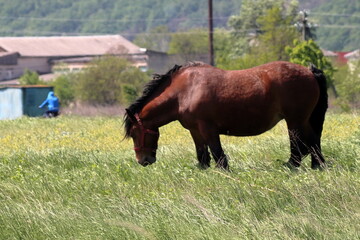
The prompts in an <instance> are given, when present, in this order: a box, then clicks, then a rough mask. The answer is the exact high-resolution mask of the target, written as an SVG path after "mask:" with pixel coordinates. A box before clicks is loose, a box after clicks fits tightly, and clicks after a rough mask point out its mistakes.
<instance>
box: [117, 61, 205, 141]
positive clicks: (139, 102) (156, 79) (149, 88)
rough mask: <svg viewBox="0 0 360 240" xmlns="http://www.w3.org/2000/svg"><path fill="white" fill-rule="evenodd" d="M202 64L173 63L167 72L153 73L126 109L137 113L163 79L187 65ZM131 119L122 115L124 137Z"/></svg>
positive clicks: (128, 131) (128, 129)
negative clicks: (140, 94)
mask: <svg viewBox="0 0 360 240" xmlns="http://www.w3.org/2000/svg"><path fill="white" fill-rule="evenodd" d="M200 65H204V63H202V62H189V63H187V64H185V65H184V66H182V65H175V66H174V67H172V68H171V69H170V70H169V71H168V72H167V73H165V74H163V75H161V74H154V75H153V79H152V80H151V81H150V82H149V83H148V84H146V85H145V88H144V90H143V93H142V96H141V97H139V98H138V99H136V100H135V102H134V103H132V104H131V105H130V106H129V107H128V108H127V111H129V112H130V113H132V114H135V113H138V112H140V111H141V109H142V108H143V107H144V106H145V104H146V103H147V101H148V99H149V97H150V96H152V94H153V93H154V92H155V90H156V89H157V88H158V87H159V86H160V85H161V84H162V83H163V82H165V81H167V80H169V79H171V78H172V76H173V75H174V74H175V73H177V72H179V70H180V69H184V68H187V67H193V66H200ZM132 124H133V123H132V120H131V119H130V117H129V116H128V114H127V113H125V115H124V125H125V137H129V136H130V130H131V127H132Z"/></svg>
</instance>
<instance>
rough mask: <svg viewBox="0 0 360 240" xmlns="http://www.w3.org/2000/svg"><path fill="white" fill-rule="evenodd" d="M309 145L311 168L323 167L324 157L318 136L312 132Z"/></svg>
mask: <svg viewBox="0 0 360 240" xmlns="http://www.w3.org/2000/svg"><path fill="white" fill-rule="evenodd" d="M310 145H311V146H310V154H311V168H312V169H317V168H323V167H324V164H325V159H324V157H323V155H322V153H321V145H320V137H319V136H317V135H316V134H314V137H313V139H312V141H311V143H310Z"/></svg>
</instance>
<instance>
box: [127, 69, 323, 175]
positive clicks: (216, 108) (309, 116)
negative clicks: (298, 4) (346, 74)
mask: <svg viewBox="0 0 360 240" xmlns="http://www.w3.org/2000/svg"><path fill="white" fill-rule="evenodd" d="M327 99H328V96H327V91H326V79H325V77H324V74H323V72H322V71H321V70H319V69H316V68H315V67H314V66H313V65H312V66H311V67H310V69H308V68H306V67H303V66H300V65H297V64H293V63H289V62H272V63H268V64H264V65H261V66H258V67H254V68H251V69H246V70H238V71H225V70H222V69H219V68H215V67H212V66H210V65H207V64H204V63H198V62H196V63H189V64H187V65H185V66H178V65H175V66H174V67H173V68H172V69H171V70H169V71H168V72H167V73H166V74H164V75H155V76H154V79H153V80H152V81H150V82H149V83H148V85H147V86H146V87H145V89H144V92H143V95H142V96H141V97H140V98H138V99H137V100H136V101H135V102H134V103H133V104H132V105H130V106H129V107H128V108H127V109H126V113H125V116H124V122H125V136H126V137H131V138H132V139H133V141H134V146H135V148H134V149H135V153H136V159H137V161H138V162H139V163H140V164H141V165H143V166H147V165H149V164H152V163H154V162H155V161H156V149H157V142H158V139H159V136H160V134H159V127H161V126H163V125H165V124H168V123H170V122H172V121H175V120H178V121H179V122H180V123H181V125H182V126H183V127H184V128H186V129H188V130H189V131H190V133H191V136H192V138H193V140H194V142H195V147H196V153H197V158H198V160H199V164H200V166H202V167H205V168H206V167H209V166H210V154H209V152H208V148H210V150H211V153H212V156H213V158H214V160H215V161H216V164H217V166H218V167H221V168H225V169H228V160H227V158H226V155H225V154H224V151H223V149H222V147H221V143H220V137H219V134H225V135H231V136H253V135H258V134H261V133H263V132H265V131H267V130H269V129H271V128H272V127H274V126H275V125H276V124H277V123H278V122H279V121H280V120H282V119H285V121H286V123H287V126H288V131H289V136H290V147H291V156H290V160H289V161H288V163H287V164H288V166H291V167H292V166H294V167H298V166H300V163H301V160H302V158H303V157H304V156H306V155H307V154H309V153H310V154H311V166H312V168H317V167H321V166H322V165H323V164H324V162H325V160H324V158H323V156H322V153H321V146H320V138H321V133H322V129H323V123H324V119H325V112H326V110H327V106H328V104H327Z"/></svg>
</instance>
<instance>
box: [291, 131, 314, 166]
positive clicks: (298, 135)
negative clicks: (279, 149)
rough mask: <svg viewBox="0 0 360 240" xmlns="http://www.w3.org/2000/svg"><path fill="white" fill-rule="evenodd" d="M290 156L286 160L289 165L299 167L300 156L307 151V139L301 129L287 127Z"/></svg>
mask: <svg viewBox="0 0 360 240" xmlns="http://www.w3.org/2000/svg"><path fill="white" fill-rule="evenodd" d="M289 138H290V151H291V156H290V159H289V161H288V163H287V164H288V166H289V167H299V166H300V164H301V161H302V158H303V157H304V156H306V155H307V154H308V153H309V150H308V147H307V141H306V138H305V136H304V134H303V131H302V130H300V129H297V128H292V129H289Z"/></svg>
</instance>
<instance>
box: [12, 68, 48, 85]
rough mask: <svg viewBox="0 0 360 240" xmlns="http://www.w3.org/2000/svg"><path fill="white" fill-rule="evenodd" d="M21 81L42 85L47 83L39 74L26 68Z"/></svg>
mask: <svg viewBox="0 0 360 240" xmlns="http://www.w3.org/2000/svg"><path fill="white" fill-rule="evenodd" d="M19 82H20V84H21V85H40V84H46V83H45V82H44V81H42V80H41V79H40V78H39V74H37V73H36V72H33V71H30V70H29V69H26V70H25V72H24V74H23V75H22V76H21V77H20V79H19Z"/></svg>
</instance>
